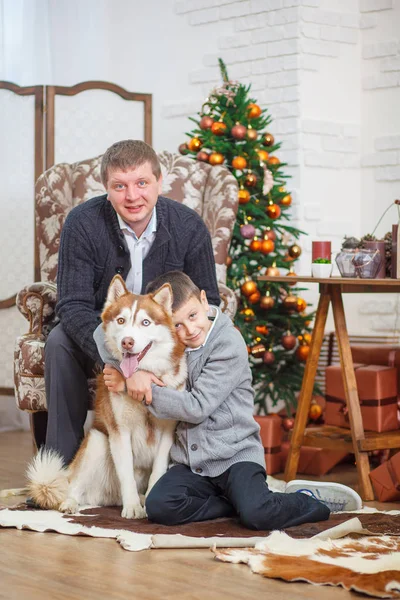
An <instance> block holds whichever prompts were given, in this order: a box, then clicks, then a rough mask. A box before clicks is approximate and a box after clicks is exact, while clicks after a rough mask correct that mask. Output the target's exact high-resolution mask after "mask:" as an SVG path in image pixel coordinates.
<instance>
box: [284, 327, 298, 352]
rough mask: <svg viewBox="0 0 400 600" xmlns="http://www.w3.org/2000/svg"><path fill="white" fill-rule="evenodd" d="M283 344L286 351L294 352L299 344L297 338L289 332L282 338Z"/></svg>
mask: <svg viewBox="0 0 400 600" xmlns="http://www.w3.org/2000/svg"><path fill="white" fill-rule="evenodd" d="M281 344H282V346H283V347H284V348H285V350H293V348H294V347H295V346H296V344H297V340H296V336H295V335H293V334H292V333H290V331H288V332H287V333H285V335H283V336H282V339H281Z"/></svg>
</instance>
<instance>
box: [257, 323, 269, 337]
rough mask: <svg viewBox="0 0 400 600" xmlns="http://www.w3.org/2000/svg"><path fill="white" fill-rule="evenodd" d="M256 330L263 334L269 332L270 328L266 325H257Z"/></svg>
mask: <svg viewBox="0 0 400 600" xmlns="http://www.w3.org/2000/svg"><path fill="white" fill-rule="evenodd" d="M256 331H257V333H260V334H261V335H268V334H269V329H268V327H267V326H266V325H256Z"/></svg>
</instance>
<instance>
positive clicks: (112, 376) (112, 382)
mask: <svg viewBox="0 0 400 600" xmlns="http://www.w3.org/2000/svg"><path fill="white" fill-rule="evenodd" d="M103 377H104V383H105V384H106V387H107V389H108V391H109V392H115V393H118V392H124V391H125V378H124V376H123V375H122V374H121V373H120V372H119V371H118V370H117V369H114V367H112V366H111V365H105V367H104V369H103Z"/></svg>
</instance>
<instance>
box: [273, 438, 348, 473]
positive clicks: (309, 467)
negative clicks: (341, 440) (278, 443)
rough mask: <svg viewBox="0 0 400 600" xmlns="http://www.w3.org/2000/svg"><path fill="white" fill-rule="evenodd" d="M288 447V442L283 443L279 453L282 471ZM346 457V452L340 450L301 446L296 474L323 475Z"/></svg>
mask: <svg viewBox="0 0 400 600" xmlns="http://www.w3.org/2000/svg"><path fill="white" fill-rule="evenodd" d="M289 447H290V442H283V444H282V452H281V461H282V465H281V470H282V471H284V469H285V464H286V460H287V457H288V454H289ZM347 455H348V452H344V451H342V450H327V449H326V448H312V447H311V446H302V448H301V450H300V459H299V465H298V467H297V472H298V473H303V474H305V475H325V474H326V473H329V471H330V470H331V469H333V467H335V466H336V465H337V464H338V463H339V462H340V461H341V460H343V459H344V458H345V457H346V456H347Z"/></svg>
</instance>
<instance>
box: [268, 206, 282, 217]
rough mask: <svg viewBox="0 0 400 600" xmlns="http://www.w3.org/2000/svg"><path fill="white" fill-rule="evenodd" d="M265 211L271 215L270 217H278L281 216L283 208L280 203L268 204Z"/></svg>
mask: <svg viewBox="0 0 400 600" xmlns="http://www.w3.org/2000/svg"><path fill="white" fill-rule="evenodd" d="M265 212H266V213H267V215H268V216H269V218H270V219H274V220H275V219H278V218H279V217H280V216H281V209H280V207H279V206H278V204H274V203H272V204H268V206H267V208H266V209H265Z"/></svg>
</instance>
